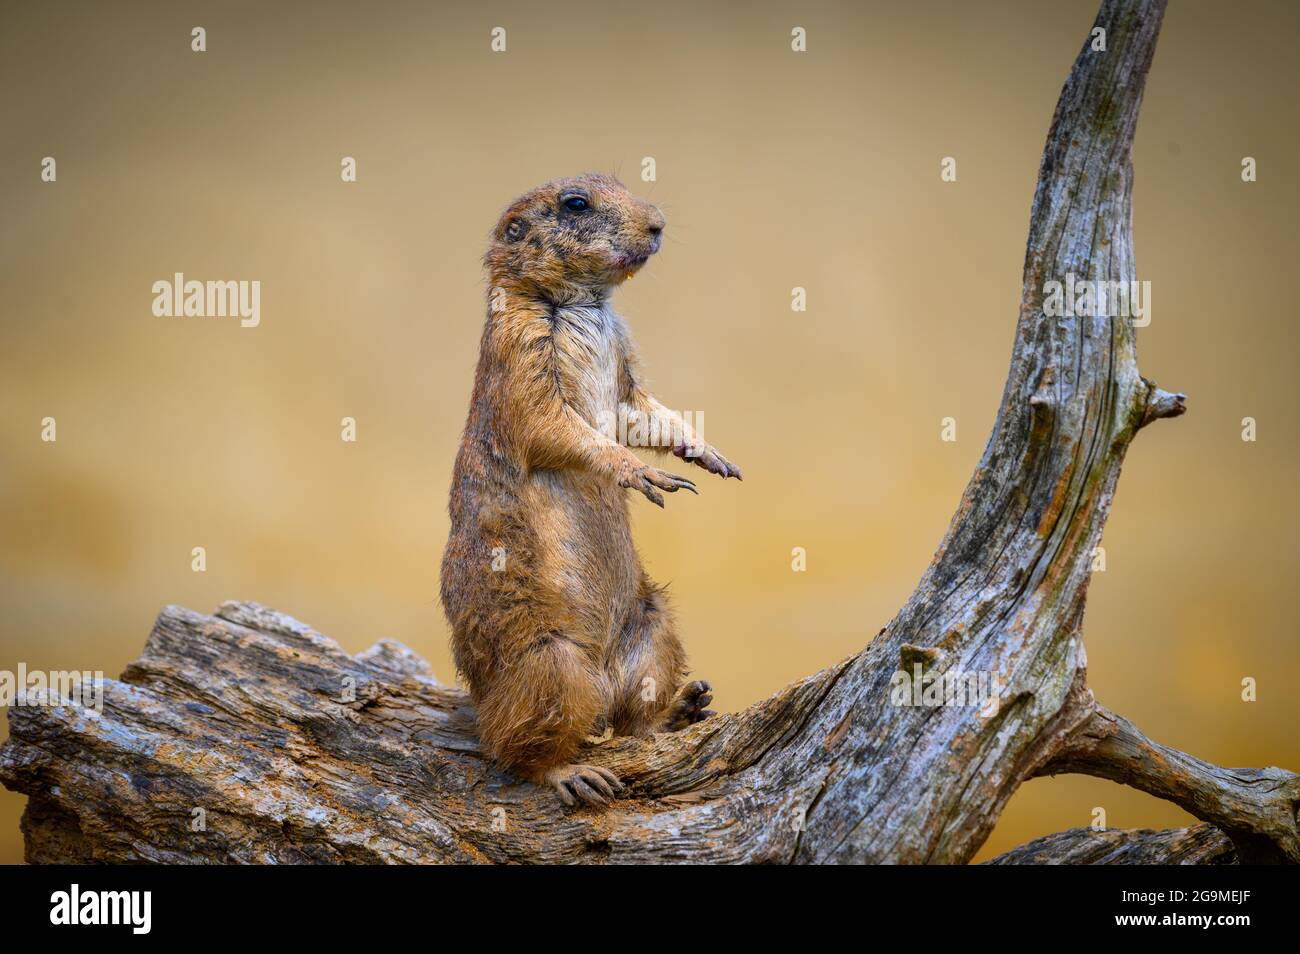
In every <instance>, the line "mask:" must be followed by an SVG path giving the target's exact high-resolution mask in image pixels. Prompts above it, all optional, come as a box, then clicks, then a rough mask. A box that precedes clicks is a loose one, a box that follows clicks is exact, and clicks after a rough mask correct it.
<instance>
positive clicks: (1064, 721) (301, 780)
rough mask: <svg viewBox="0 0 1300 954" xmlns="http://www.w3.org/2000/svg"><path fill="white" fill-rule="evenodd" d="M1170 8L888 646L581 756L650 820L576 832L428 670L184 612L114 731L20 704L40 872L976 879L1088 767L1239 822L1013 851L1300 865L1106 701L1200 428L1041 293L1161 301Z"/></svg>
mask: <svg viewBox="0 0 1300 954" xmlns="http://www.w3.org/2000/svg"><path fill="white" fill-rule="evenodd" d="M1163 13H1164V2H1163V0H1105V2H1104V3H1103V4H1102V8H1101V11H1100V13H1099V15H1098V18H1097V25H1098V26H1100V27H1102V28H1104V29H1105V30H1106V51H1105V52H1093V51H1092V50H1091V49H1090V47H1089V45H1088V44H1087V43H1085V45H1084V48H1083V50H1082V51H1081V53H1080V54H1079V57H1078V59H1077V60H1076V62H1075V64H1074V68H1073V70H1072V71H1071V73H1070V76H1069V78H1068V80H1067V81H1066V84H1065V88H1064V90H1063V91H1062V93H1061V98H1060V102H1059V103H1058V106H1057V109H1056V114H1055V116H1054V118H1053V120H1052V125H1051V130H1050V132H1049V134H1048V139H1047V145H1046V149H1045V151H1044V155H1043V161H1042V165H1041V168H1040V172H1039V176H1038V185H1037V189H1036V191H1035V194H1034V199H1033V205H1032V209H1031V214H1030V226H1029V240H1028V245H1027V251H1026V256H1025V267H1024V284H1023V293H1022V301H1021V306H1020V313H1019V318H1018V321H1017V324H1016V329H1015V341H1014V344H1013V349H1012V358H1011V367H1010V372H1009V375H1008V378H1007V383H1006V387H1005V390H1004V392H1003V396H1002V402H1001V406H1000V409H999V412H998V416H997V421H996V423H995V425H994V428H993V433H992V435H991V437H990V438H989V442H988V445H987V447H986V449H985V451H984V454H983V457H982V459H981V460H980V463H979V465H978V467H977V468H976V471H975V474H974V476H973V477H972V478H971V481H970V484H969V485H968V487H967V488H966V491H965V494H964V496H963V498H962V500H961V503H960V505H959V507H958V509H957V513H956V515H955V516H954V518H953V521H952V524H951V526H950V528H949V530H948V533H947V535H946V536H945V538H944V540H943V541H942V543H941V544H940V546H939V549H938V552H937V553H936V555H935V557H934V560H933V562H932V563H931V565H930V567H929V569H928V570H927V571H926V573H925V575H924V576H923V578H922V580H921V581H920V583H919V585H918V586H917V588H916V591H915V592H914V593H913V595H912V596H911V598H910V599H909V600H908V601H907V604H906V605H905V606H904V607H903V608H902V610H901V611H900V612H899V614H898V615H897V617H895V618H894V620H893V621H892V622H890V623H889V625H888V626H886V627H885V629H883V630H882V631H881V632H880V633H879V635H877V636H876V637H875V639H873V640H871V641H870V643H869V644H868V645H867V646H866V647H865V648H864V649H863V650H862V651H861V652H859V653H858V654H856V655H855V656H853V657H851V658H849V659H846V660H844V661H843V662H842V663H840V664H839V665H837V666H834V667H831V668H830V669H826V670H824V671H822V672H819V673H817V674H815V675H813V676H810V677H808V678H806V679H803V680H802V681H800V682H796V683H794V684H792V685H790V686H788V687H786V688H785V689H783V690H782V691H780V692H779V693H777V694H776V695H774V696H773V697H771V698H770V699H767V700H765V701H763V702H760V703H758V704H756V705H754V706H751V707H750V708H748V709H746V710H744V711H743V712H738V713H731V714H723V715H719V716H716V717H714V718H711V719H709V720H707V721H705V722H703V723H701V724H699V725H697V726H694V727H692V728H690V729H688V730H686V731H683V732H679V733H663V734H660V735H656V736H654V737H653V738H650V739H610V740H607V741H604V742H600V743H593V744H592V745H590V746H589V749H588V751H586V752H584V753H582V755H581V758H582V760H583V761H587V762H592V763H595V764H599V765H605V766H608V767H609V768H611V769H613V770H614V771H615V772H617V773H618V775H619V776H620V777H621V778H623V779H624V781H625V782H627V783H628V785H629V786H630V789H631V791H630V797H628V798H627V799H626V800H621V801H619V802H618V803H616V804H615V805H614V806H613V807H612V808H611V809H610V810H608V811H597V810H577V811H574V810H568V809H565V808H564V807H563V806H562V805H561V804H560V802H559V800H558V799H557V798H556V797H555V795H554V793H552V792H550V791H545V790H541V789H538V788H536V787H534V786H533V785H530V784H526V783H522V782H520V781H518V780H516V779H514V778H511V777H510V776H508V775H505V774H503V773H501V772H500V771H497V770H496V769H494V768H493V767H492V766H491V765H490V764H488V763H487V762H486V761H485V760H484V759H483V757H482V756H481V754H480V752H479V749H478V745H477V742H476V741H475V738H474V732H473V712H472V709H471V707H470V705H469V704H468V701H467V699H466V697H465V696H464V695H463V694H462V693H461V692H460V691H458V690H456V689H452V688H448V687H445V686H442V685H439V684H438V683H437V682H436V681H435V680H434V678H433V677H432V675H431V673H430V672H429V671H428V667H427V665H425V664H424V663H423V662H422V661H421V660H419V659H418V658H417V657H415V656H414V655H413V654H412V653H411V652H410V651H409V650H406V649H405V648H403V647H401V646H398V645H396V644H393V643H381V644H379V645H377V646H376V647H375V648H374V649H372V650H370V651H368V652H367V653H363V654H361V655H359V656H356V657H349V656H348V655H346V654H345V653H343V652H342V651H341V650H340V649H339V647H338V646H337V645H336V644H335V643H333V642H332V641H331V640H329V639H327V638H325V637H324V636H322V635H320V634H319V633H316V632H315V631H313V630H311V629H310V628H309V627H307V626H305V625H304V624H301V623H298V622H297V621H295V620H292V619H290V618H288V617H286V616H283V615H280V614H277V613H274V612H271V611H269V610H265V609H263V608H261V607H258V606H256V605H254V604H247V603H228V604H225V605H224V606H222V607H221V608H219V609H218V611H217V612H216V614H215V615H214V616H202V615H198V614H195V613H192V612H189V611H187V610H183V609H179V608H174V607H173V608H168V609H166V610H164V612H163V613H162V615H161V616H160V617H159V619H158V622H157V624H156V626H155V628H154V631H153V633H152V634H151V636H150V637H149V641H148V643H147V645H146V647H145V650H144V652H143V654H142V655H141V657H140V659H139V660H137V661H136V662H135V663H133V664H132V665H131V666H130V667H129V668H128V669H127V671H126V672H125V673H124V674H123V677H122V679H121V680H120V681H112V682H110V683H109V684H108V685H107V687H106V700H105V707H104V711H103V714H102V715H101V716H99V717H92V715H91V714H88V713H87V712H85V711H84V710H81V709H78V708H76V707H73V706H65V707H62V708H24V709H11V710H10V733H11V736H10V739H9V741H8V743H7V744H6V745H5V746H4V748H3V750H0V781H3V783H4V784H5V785H6V786H7V787H9V788H12V789H14V790H16V791H21V792H24V793H26V794H27V795H29V796H30V802H29V808H28V811H27V814H26V817H25V819H24V831H25V833H26V837H27V852H28V857H29V859H30V860H32V861H55V860H72V859H77V860H89V859H94V860H103V861H126V860H132V861H135V860H147V861H174V862H177V861H180V862H192V861H247V862H265V861H277V862H293V861H385V862H388V861H393V862H423V861H465V862H480V861H484V862H509V861H528V862H570V861H587V862H625V861H631V862H636V861H707V862H759V861H768V862H799V863H817V862H942V863H964V862H966V861H969V860H970V858H971V857H972V856H973V855H974V854H975V852H976V851H977V850H978V849H979V847H980V845H981V844H982V843H983V842H984V840H985V838H986V837H987V836H988V834H989V832H990V830H991V829H992V827H993V825H994V824H995V823H996V821H997V818H998V816H999V814H1000V813H1001V811H1002V809H1003V806H1004V805H1005V804H1006V802H1007V800H1008V799H1009V798H1010V797H1011V795H1012V794H1013V793H1014V792H1015V790H1016V788H1017V787H1018V786H1019V785H1020V783H1021V782H1022V781H1023V780H1024V779H1026V778H1029V777H1032V776H1034V775H1038V774H1044V773H1051V772H1067V771H1068V772H1087V773H1090V774H1094V775H1100V776H1102V777H1105V778H1111V779H1114V780H1115V781H1118V782H1121V783H1124V784H1131V785H1136V786H1137V787H1139V788H1142V789H1143V790H1145V791H1148V792H1151V793H1153V794H1155V795H1158V796H1160V797H1163V798H1169V799H1172V800H1173V801H1176V802H1177V803H1178V804H1180V805H1182V806H1183V807H1184V808H1186V809H1187V810H1188V811H1190V812H1191V813H1192V814H1193V815H1195V816H1196V817H1198V818H1200V819H1202V820H1203V821H1204V822H1206V823H1208V825H1210V826H1214V827H1213V828H1205V827H1201V828H1198V829H1192V830H1190V831H1192V832H1194V833H1195V834H1193V835H1188V834H1186V833H1184V834H1181V835H1179V834H1177V833H1148V832H1136V833H1122V834H1116V833H1102V834H1093V833H1088V832H1085V833H1078V832H1066V833H1063V834H1061V835H1058V836H1053V838H1052V839H1049V840H1048V842H1050V844H1048V845H1044V844H1043V842H1042V840H1040V842H1035V843H1033V844H1031V845H1028V846H1025V847H1024V848H1023V849H1020V850H1018V853H1012V854H1013V855H1016V856H1017V857H1019V858H1021V859H1023V860H1034V861H1043V860H1052V859H1053V858H1056V859H1058V860H1062V861H1089V862H1099V861H1116V860H1125V859H1128V860H1132V859H1133V858H1136V857H1139V856H1141V857H1142V858H1143V859H1144V860H1147V861H1151V860H1168V861H1183V860H1194V861H1205V862H1216V863H1217V862H1219V861H1223V860H1225V859H1228V858H1229V856H1231V857H1240V859H1241V860H1269V861H1278V860H1285V861H1289V862H1295V861H1300V837H1298V836H1297V828H1296V815H1295V805H1296V803H1297V791H1298V790H1297V776H1295V775H1294V774H1293V773H1290V772H1285V771H1283V770H1281V769H1275V768H1274V769H1264V770H1244V769H1236V770H1225V769H1219V768H1217V767H1215V766H1212V765H1209V764H1207V763H1204V762H1201V761H1199V760H1197V759H1194V758H1192V757H1190V756H1185V755H1183V754H1182V753H1178V752H1174V751H1173V750H1170V749H1167V748H1164V747H1162V746H1158V745H1156V744H1155V743H1151V742H1149V741H1148V740H1146V739H1145V738H1143V737H1142V736H1141V734H1140V733H1139V732H1138V731H1137V730H1136V729H1135V728H1134V727H1133V726H1131V725H1130V724H1129V723H1127V722H1126V721H1125V720H1122V719H1119V718H1118V717H1115V716H1112V715H1110V714H1109V713H1107V712H1106V711H1105V710H1103V709H1102V708H1100V707H1099V706H1098V705H1097V703H1096V702H1095V700H1094V699H1093V697H1092V693H1091V692H1090V691H1089V690H1088V688H1087V683H1086V657H1085V653H1084V646H1083V637H1082V630H1081V626H1082V621H1083V610H1084V601H1085V596H1086V592H1087V585H1088V579H1089V574H1090V567H1091V561H1092V555H1093V551H1094V548H1095V547H1096V546H1097V545H1098V543H1099V541H1100V538H1101V532H1102V527H1103V524H1104V522H1105V519H1106V516H1107V514H1108V513H1109V510H1110V506H1111V501H1112V498H1113V496H1114V493H1115V487H1116V482H1117V480H1118V477H1119V471H1120V466H1121V464H1122V462H1123V459H1124V455H1125V453H1126V451H1127V449H1128V447H1129V444H1130V442H1131V441H1132V440H1133V438H1134V436H1135V434H1136V433H1137V432H1138V430H1139V429H1140V428H1141V427H1143V426H1145V425H1147V424H1149V423H1151V422H1153V421H1155V420H1157V419H1159V418H1163V417H1172V416H1176V415H1177V414H1180V413H1182V412H1183V410H1184V407H1185V404H1184V399H1183V396H1182V395H1176V394H1171V393H1169V392H1166V391H1163V390H1161V389H1159V388H1157V387H1156V386H1155V385H1153V384H1152V383H1151V382H1149V381H1147V380H1146V379H1144V378H1143V377H1142V376H1141V374H1140V373H1139V371H1138V366H1137V358H1136V352H1135V332H1134V329H1133V327H1132V324H1131V322H1130V321H1129V320H1128V319H1126V318H1124V317H1083V316H1076V317H1052V318H1049V317H1047V316H1045V314H1044V294H1045V292H1044V286H1045V283H1047V282H1049V281H1053V280H1056V281H1062V282H1064V281H1065V280H1066V276H1067V275H1068V274H1073V275H1074V276H1076V277H1077V278H1078V279H1088V280H1097V281H1125V282H1127V281H1130V280H1133V279H1135V278H1136V273H1135V268H1134V261H1133V250H1132V231H1131V219H1130V194H1131V187H1132V164H1131V160H1130V149H1131V145H1132V139H1133V132H1134V128H1135V124H1136V121H1137V115H1138V107H1139V105H1140V103H1141V99H1142V91H1143V86H1144V83H1145V78H1146V74H1147V70H1148V68H1149V66H1150V64H1151V59H1152V55H1153V53H1154V50H1155V43H1156V37H1157V34H1158V32H1159V28H1160V22H1161V18H1162V16H1163ZM914 667H919V671H920V672H922V673H927V674H930V675H932V676H933V675H943V674H949V675H958V674H966V675H976V674H987V675H988V676H990V677H991V678H993V679H994V680H995V683H994V684H995V686H996V690H997V695H998V698H997V704H996V705H995V706H992V707H989V706H978V705H944V706H937V707H934V706H913V705H901V704H897V701H896V700H893V699H891V691H890V690H891V681H892V680H893V679H894V678H895V674H896V673H897V672H899V671H900V669H902V670H906V671H908V672H916V671H917V669H916V668H914ZM348 686H354V687H355V698H354V699H352V700H350V701H349V700H348V696H347V695H346V691H347V688H348ZM196 809H201V810H202V817H203V818H204V821H205V824H206V830H203V831H195V830H193V829H194V824H193V823H194V819H195V817H196V814H195V810H196ZM1225 837H1226V838H1227V839H1229V840H1230V843H1231V848H1230V849H1229V848H1228V847H1227V844H1228V843H1227V842H1224V841H1223V838H1225ZM1107 839H1111V840H1110V841H1107ZM1189 839H1190V841H1189ZM1189 845H1190V847H1189ZM1007 859H1008V856H1006V855H1004V856H1002V858H1001V859H999V860H1000V861H1005V860H1007Z"/></svg>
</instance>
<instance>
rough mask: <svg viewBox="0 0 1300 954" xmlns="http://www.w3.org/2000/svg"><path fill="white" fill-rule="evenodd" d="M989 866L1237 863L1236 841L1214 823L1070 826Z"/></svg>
mask: <svg viewBox="0 0 1300 954" xmlns="http://www.w3.org/2000/svg"><path fill="white" fill-rule="evenodd" d="M984 864H986V865H1234V864H1237V856H1236V854H1235V853H1234V852H1233V849H1232V842H1231V841H1229V840H1228V837H1227V836H1226V835H1225V834H1224V833H1223V832H1221V831H1219V829H1217V828H1215V827H1214V826H1213V825H1195V826H1193V827H1191V828H1171V829H1168V830H1166V831H1152V830H1151V829H1149V828H1138V829H1133V830H1130V831H1124V830H1121V829H1117V828H1103V829H1095V828H1071V829H1070V830H1069V831H1062V832H1057V833H1056V834H1054V835H1048V836H1046V837H1044V838H1036V839H1034V840H1033V841H1031V842H1029V843H1028V844H1025V845H1021V846H1020V847H1019V848H1013V849H1011V850H1010V851H1007V852H1004V853H1003V854H1000V855H998V856H997V857H996V858H990V859H989V860H988V861H986V862H984Z"/></svg>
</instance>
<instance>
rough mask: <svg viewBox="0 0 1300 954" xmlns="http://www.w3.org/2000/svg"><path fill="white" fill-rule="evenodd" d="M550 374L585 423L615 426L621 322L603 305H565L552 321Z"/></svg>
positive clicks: (604, 427)
mask: <svg viewBox="0 0 1300 954" xmlns="http://www.w3.org/2000/svg"><path fill="white" fill-rule="evenodd" d="M552 322H553V329H552V336H553V340H554V345H555V353H556V359H557V361H556V374H557V376H558V383H559V386H560V389H561V391H562V393H563V395H564V399H565V401H566V402H567V403H568V404H569V405H570V406H571V407H572V408H573V409H574V410H576V411H577V412H578V413H579V414H581V415H582V417H583V418H584V419H585V420H586V421H587V423H589V424H591V425H592V426H594V427H596V428H599V429H601V430H607V429H608V428H609V427H610V426H611V425H613V424H615V423H616V422H617V412H618V402H619V397H620V392H621V390H622V380H623V360H624V358H623V349H624V342H625V341H626V338H627V336H626V329H625V327H624V324H623V319H622V318H621V317H620V316H619V315H618V314H617V313H616V312H615V311H614V310H613V309H612V308H610V307H609V305H607V304H605V305H567V306H564V307H560V308H557V309H556V310H555V312H554V316H553V318H552Z"/></svg>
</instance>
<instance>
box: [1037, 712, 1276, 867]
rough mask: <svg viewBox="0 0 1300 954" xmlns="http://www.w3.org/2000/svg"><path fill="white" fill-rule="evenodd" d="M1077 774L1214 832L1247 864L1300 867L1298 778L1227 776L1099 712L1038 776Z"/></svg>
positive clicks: (1229, 772) (1252, 772)
mask: <svg viewBox="0 0 1300 954" xmlns="http://www.w3.org/2000/svg"><path fill="white" fill-rule="evenodd" d="M1061 772H1077V773H1082V774H1085V775H1095V776H1097V777H1098V778H1106V779H1110V780H1111V781H1112V782H1119V783H1120V784H1122V785H1129V786H1131V787H1133V788H1136V789H1140V790H1142V791H1144V792H1147V793H1148V794H1150V795H1155V796H1156V797H1157V798H1163V799H1166V800H1168V801H1171V802H1173V803H1174V804H1176V805H1178V806H1180V807H1182V808H1183V809H1185V810H1186V811H1188V812H1190V813H1191V814H1192V815H1195V816H1196V817H1197V818H1199V819H1201V820H1202V821H1205V822H1209V823H1211V824H1213V825H1217V826H1218V827H1219V828H1220V829H1222V830H1223V831H1224V832H1226V833H1227V835H1228V836H1229V837H1230V838H1231V839H1232V841H1233V844H1234V845H1235V846H1236V849H1237V854H1238V856H1239V857H1240V858H1241V860H1242V861H1244V862H1247V863H1278V862H1282V861H1286V862H1290V863H1291V864H1296V863H1298V862H1300V834H1298V833H1297V829H1296V810H1297V808H1298V807H1300V776H1298V775H1296V774H1295V773H1294V772H1287V771H1285V770H1283V769H1279V768H1266V769H1253V768H1251V769H1240V768H1239V769H1225V768H1219V767H1218V766H1217V765H1211V764H1209V763H1208V762H1203V761H1201V760H1200V759H1198V758H1194V757H1193V756H1190V755H1187V754H1185V753H1183V752H1179V751H1178V750H1176V749H1171V748H1168V747H1167V746H1164V745H1161V744H1159V743H1158V742H1152V741H1151V740H1150V739H1148V738H1147V737H1146V736H1145V735H1143V734H1142V732H1141V731H1140V730H1139V729H1138V728H1137V726H1135V725H1133V723H1131V722H1129V721H1128V720H1127V719H1125V718H1123V717H1122V716H1117V715H1115V714H1114V713H1113V712H1109V711H1107V710H1106V709H1104V708H1102V707H1101V706H1098V707H1097V708H1096V710H1095V711H1094V712H1093V713H1092V715H1091V716H1090V717H1089V719H1088V720H1087V721H1086V722H1084V723H1083V724H1081V725H1080V726H1078V727H1077V728H1076V729H1075V730H1074V732H1073V733H1071V735H1070V736H1069V738H1068V739H1066V741H1065V744H1064V745H1063V746H1062V747H1061V749H1060V750H1059V751H1057V752H1056V753H1055V754H1054V755H1053V756H1052V758H1051V760H1050V761H1049V762H1048V763H1047V764H1046V765H1045V766H1043V768H1042V769H1040V770H1039V772H1038V774H1040V775H1055V774H1057V773H1061Z"/></svg>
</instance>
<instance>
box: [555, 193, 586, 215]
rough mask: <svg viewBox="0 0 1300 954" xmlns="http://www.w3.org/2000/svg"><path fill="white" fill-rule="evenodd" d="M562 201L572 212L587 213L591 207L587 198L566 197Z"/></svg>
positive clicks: (578, 196) (577, 196)
mask: <svg viewBox="0 0 1300 954" xmlns="http://www.w3.org/2000/svg"><path fill="white" fill-rule="evenodd" d="M560 201H561V202H563V203H564V207H565V208H566V209H568V210H569V211H570V212H586V211H587V209H589V208H590V207H591V206H590V203H588V202H587V200H586V198H584V197H583V196H580V195H570V196H565V197H564V198H563V199H562V200H560Z"/></svg>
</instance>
